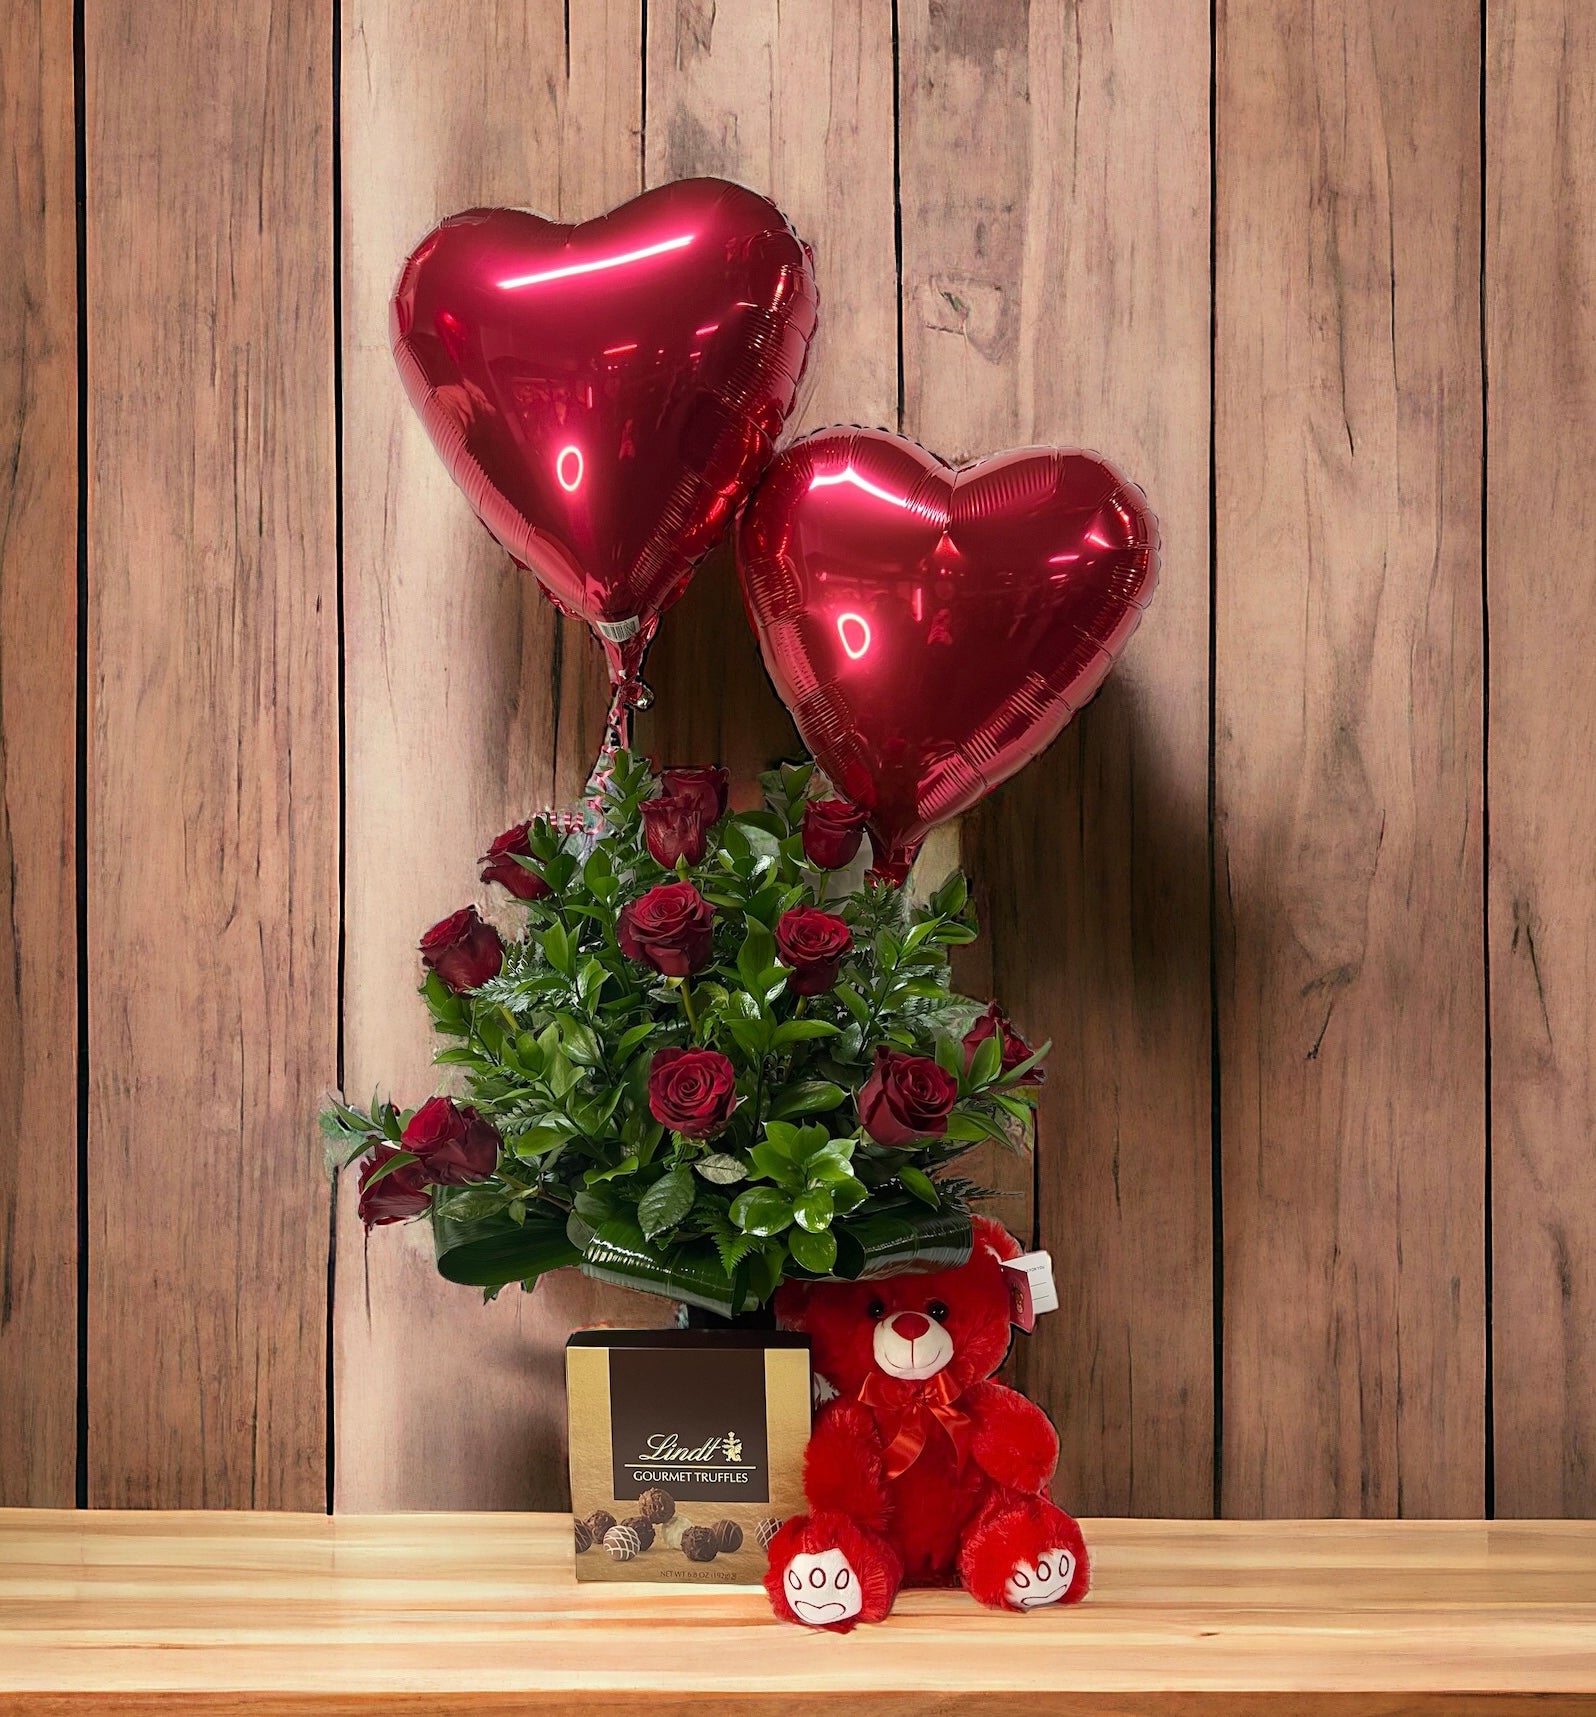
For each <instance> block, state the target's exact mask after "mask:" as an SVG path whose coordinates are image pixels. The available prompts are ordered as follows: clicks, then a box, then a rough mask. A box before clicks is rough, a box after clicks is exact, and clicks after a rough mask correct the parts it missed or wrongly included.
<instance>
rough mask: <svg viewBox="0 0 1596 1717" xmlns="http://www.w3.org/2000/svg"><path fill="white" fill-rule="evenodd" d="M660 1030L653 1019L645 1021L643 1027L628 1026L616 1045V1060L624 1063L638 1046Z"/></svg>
mask: <svg viewBox="0 0 1596 1717" xmlns="http://www.w3.org/2000/svg"><path fill="white" fill-rule="evenodd" d="M658 1030H659V1026H658V1025H657V1024H656V1023H655V1022H654V1021H653V1020H651V1019H646V1020H644V1021H643V1023H642V1024H641V1025H634V1026H628V1027H627V1029H626V1030H625V1031H623V1032H622V1033H621V1037H620V1041H619V1042H618V1043H617V1044H616V1045H615V1059H616V1060H617V1061H624V1060H625V1059H626V1058H627V1056H628V1055H630V1054H631V1053H632V1051H633V1050H634V1049H636V1048H637V1046H638V1044H640V1043H642V1042H644V1041H645V1040H646V1039H648V1038H650V1037H652V1036H653V1035H654V1034H655V1033H656V1032H657V1031H658Z"/></svg>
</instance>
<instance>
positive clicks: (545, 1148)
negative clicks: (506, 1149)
mask: <svg viewBox="0 0 1596 1717" xmlns="http://www.w3.org/2000/svg"><path fill="white" fill-rule="evenodd" d="M570 1137H571V1130H570V1128H569V1127H556V1126H550V1125H544V1126H541V1127H532V1128H530V1129H529V1130H528V1131H527V1132H524V1133H515V1134H512V1135H511V1137H510V1139H509V1140H508V1141H507V1142H508V1144H509V1146H510V1149H511V1150H512V1151H513V1152H514V1153H515V1155H516V1156H518V1157H521V1158H522V1159H523V1160H530V1159H531V1158H533V1157H541V1156H546V1155H547V1154H548V1153H549V1152H550V1151H553V1150H558V1149H559V1147H560V1146H561V1145H563V1144H564V1143H565V1141H566V1140H567V1139H568V1138H570Z"/></svg>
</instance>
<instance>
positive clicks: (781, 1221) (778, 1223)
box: [731, 1186, 792, 1235]
mask: <svg viewBox="0 0 1596 1717" xmlns="http://www.w3.org/2000/svg"><path fill="white" fill-rule="evenodd" d="M731 1219H732V1221H733V1222H735V1223H736V1224H737V1226H738V1227H739V1228H740V1229H742V1231H743V1232H744V1233H745V1234H759V1235H770V1234H779V1233H781V1231H782V1230H783V1229H784V1228H787V1227H790V1226H791V1224H792V1206H791V1205H790V1204H789V1203H788V1202H787V1200H786V1199H785V1198H783V1197H782V1195H781V1194H780V1193H779V1192H777V1191H776V1189H775V1188H774V1187H769V1186H753V1187H750V1188H749V1189H748V1191H747V1192H744V1193H740V1194H739V1195H738V1196H737V1197H736V1198H734V1199H733V1200H732V1207H731Z"/></svg>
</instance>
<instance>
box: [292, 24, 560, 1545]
mask: <svg viewBox="0 0 1596 1717" xmlns="http://www.w3.org/2000/svg"><path fill="white" fill-rule="evenodd" d="M566 27H567V35H569V28H570V13H569V10H567V13H566ZM343 31H344V16H343V0H332V59H331V66H332V372H333V603H334V606H335V608H336V609H337V612H336V614H335V615H334V616H333V624H334V627H335V628H336V631H337V634H338V665H337V688H338V858H337V866H338V954H337V963H336V973H335V976H334V979H333V985H334V996H335V1003H334V1005H335V1007H336V1010H337V1017H336V1019H335V1021H334V1027H333V1038H334V1046H333V1055H334V1061H335V1065H336V1067H337V1070H338V1089H339V1090H340V1091H342V1090H343V1088H344V981H345V964H346V961H345V956H346V953H347V948H346V936H347V931H346V924H345V918H346V914H345V909H344V908H345V900H346V897H347V894H348V886H347V885H348V874H347V873H348V859H349V838H348V835H349V830H348V821H349V745H348V718H347V713H346V710H345V707H344V705H345V697H346V687H345V683H344V682H345V674H344V160H343V141H344V133H343ZM566 57H567V62H569V58H570V55H569V49H567V55H566ZM567 72H569V63H567ZM337 1286H338V1191H337V1187H336V1185H335V1184H334V1185H329V1187H328V1192H327V1334H326V1344H327V1374H326V1380H325V1383H324V1388H325V1389H326V1392H327V1400H326V1427H327V1429H326V1436H327V1512H328V1513H329V1514H331V1513H332V1511H333V1501H334V1498H335V1497H336V1495H337V1482H338V1440H337V1437H336V1435H335V1433H336V1431H337V1395H338V1350H337V1345H336V1342H337Z"/></svg>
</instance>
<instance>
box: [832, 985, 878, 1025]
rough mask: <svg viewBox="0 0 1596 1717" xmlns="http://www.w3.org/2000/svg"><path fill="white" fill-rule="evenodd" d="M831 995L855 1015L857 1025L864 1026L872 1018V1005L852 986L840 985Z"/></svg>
mask: <svg viewBox="0 0 1596 1717" xmlns="http://www.w3.org/2000/svg"><path fill="white" fill-rule="evenodd" d="M831 993H832V994H833V995H834V996H835V997H836V998H837V1000H838V1001H839V1002H841V1003H842V1005H843V1006H844V1007H845V1008H846V1009H847V1010H848V1012H849V1013H850V1014H852V1015H853V1018H854V1023H855V1024H856V1025H863V1024H864V1023H865V1022H866V1020H868V1019H869V1018H870V1004H869V1003H868V1002H867V1001H866V1000H865V999H864V997H863V996H862V995H860V994H859V992H858V991H857V990H856V989H855V988H854V987H853V985H852V984H838V985H837V987H836V989H834V990H833V991H832V992H831Z"/></svg>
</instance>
